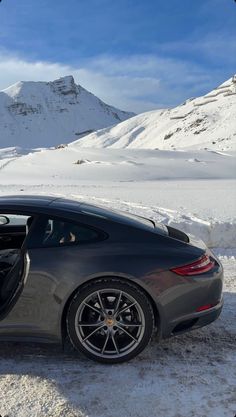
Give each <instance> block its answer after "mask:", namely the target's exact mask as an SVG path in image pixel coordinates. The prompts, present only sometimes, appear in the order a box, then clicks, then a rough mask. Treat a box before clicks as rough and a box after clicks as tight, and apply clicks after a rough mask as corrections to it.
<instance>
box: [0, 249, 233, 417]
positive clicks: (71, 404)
mask: <svg viewBox="0 0 236 417" xmlns="http://www.w3.org/2000/svg"><path fill="white" fill-rule="evenodd" d="M222 262H223V264H224V267H225V306H224V310H223V313H222V315H221V317H220V318H219V319H218V320H217V321H216V322H215V323H213V324H211V325H210V326H208V327H206V328H203V329H201V330H198V331H195V332H192V333H189V334H186V335H184V336H178V337H175V338H172V339H171V340H167V341H162V342H161V343H159V344H158V343H157V341H155V340H153V342H152V343H151V345H150V346H149V348H148V349H146V350H145V351H144V352H143V353H142V354H141V355H140V356H139V357H137V358H136V359H134V360H133V361H131V362H129V363H127V364H122V365H114V366H105V365H100V364H96V363H93V362H90V361H88V360H87V359H85V358H83V357H81V356H80V355H78V354H76V353H73V352H72V353H70V352H69V351H67V352H64V353H63V352H62V351H61V349H60V347H59V346H42V345H37V346H36V345H33V344H27V345H26V344H24V345H23V344H16V343H2V344H1V346H0V357H1V363H0V415H1V416H2V417H6V416H8V417H44V416H50V417H59V416H60V417H80V416H83V417H84V416H89V417H118V416H119V417H128V416H130V417H134V416H135V417H154V416H158V417H162V416H165V417H213V416H214V417H226V416H227V417H234V415H235V414H236V366H235V359H236V268H235V267H236V261H235V258H233V257H228V258H227V257H223V258H222Z"/></svg>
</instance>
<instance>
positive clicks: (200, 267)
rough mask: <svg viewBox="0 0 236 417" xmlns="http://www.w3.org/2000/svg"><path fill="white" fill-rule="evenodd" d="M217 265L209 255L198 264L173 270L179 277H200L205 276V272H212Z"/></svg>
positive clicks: (198, 261) (203, 257)
mask: <svg viewBox="0 0 236 417" xmlns="http://www.w3.org/2000/svg"><path fill="white" fill-rule="evenodd" d="M214 265H215V261H214V260H213V259H211V258H210V257H209V256H208V255H204V256H202V257H201V258H200V259H198V260H197V261H196V262H193V263H191V264H187V265H183V266H179V267H178V268H173V269H171V271H172V272H175V273H176V274H178V275H199V274H204V272H207V271H210V270H211V269H212V268H213V267H214Z"/></svg>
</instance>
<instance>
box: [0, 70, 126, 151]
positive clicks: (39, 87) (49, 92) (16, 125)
mask: <svg viewBox="0 0 236 417" xmlns="http://www.w3.org/2000/svg"><path fill="white" fill-rule="evenodd" d="M131 116H133V113H128V112H124V111H121V110H118V109H116V108H114V107H112V106H109V105H107V104H105V103H104V102H102V101H101V100H100V99H98V98H97V97H96V96H94V95H93V94H91V93H89V92H88V91H87V90H85V89H84V88H83V87H81V86H80V85H76V84H75V82H74V79H73V77H72V76H68V77H64V78H60V79H58V80H55V81H53V82H30V81H28V82H18V83H17V84H14V85H13V86H11V87H9V88H7V89H5V90H3V91H1V92H0V148H4V147H9V146H22V147H31V148H33V147H39V146H52V145H58V144H60V143H64V142H66V143H68V142H69V141H72V140H75V139H76V138H79V137H81V136H83V135H84V134H87V133H90V132H91V131H94V130H97V129H101V128H104V127H107V126H111V125H114V124H117V123H119V122H120V121H123V120H126V119H127V118H129V117H131Z"/></svg>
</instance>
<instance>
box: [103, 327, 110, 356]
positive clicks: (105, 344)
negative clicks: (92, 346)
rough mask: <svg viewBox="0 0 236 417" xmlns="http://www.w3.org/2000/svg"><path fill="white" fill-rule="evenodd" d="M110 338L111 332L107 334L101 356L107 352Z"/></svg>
mask: <svg viewBox="0 0 236 417" xmlns="http://www.w3.org/2000/svg"><path fill="white" fill-rule="evenodd" d="M109 336H110V333H109V332H107V337H106V340H105V342H104V345H103V348H102V350H101V354H103V353H104V351H105V349H106V346H107V342H108V339H109Z"/></svg>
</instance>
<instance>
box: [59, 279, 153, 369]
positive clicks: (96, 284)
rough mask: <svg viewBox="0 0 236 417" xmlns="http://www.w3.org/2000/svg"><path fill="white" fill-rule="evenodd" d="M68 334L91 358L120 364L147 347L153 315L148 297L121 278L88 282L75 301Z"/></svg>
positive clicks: (68, 325)
mask: <svg viewBox="0 0 236 417" xmlns="http://www.w3.org/2000/svg"><path fill="white" fill-rule="evenodd" d="M66 322H67V332H68V336H69V339H70V341H71V343H72V344H73V346H74V347H75V348H76V349H77V350H78V351H80V352H82V353H83V354H84V355H85V356H87V357H88V358H89V359H92V360H95V361H97V362H102V363H109V364H114V363H121V362H125V361H128V360H130V359H132V358H134V357H135V356H137V355H138V354H139V353H140V352H142V350H143V349H144V348H145V347H146V346H147V345H148V343H149V342H150V340H151V337H152V333H153V329H154V314H153V309H152V306H151V304H150V302H149V300H148V298H147V296H146V295H145V294H144V293H143V292H142V290H139V289H138V288H137V287H136V286H135V285H133V284H132V283H128V282H126V281H123V280H121V279H119V278H110V279H99V280H96V281H93V282H90V283H88V284H87V285H85V286H84V287H82V289H80V290H79V291H78V292H77V294H76V295H75V297H74V298H73V299H72V301H71V303H70V305H69V308H68V312H67V318H66Z"/></svg>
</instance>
